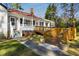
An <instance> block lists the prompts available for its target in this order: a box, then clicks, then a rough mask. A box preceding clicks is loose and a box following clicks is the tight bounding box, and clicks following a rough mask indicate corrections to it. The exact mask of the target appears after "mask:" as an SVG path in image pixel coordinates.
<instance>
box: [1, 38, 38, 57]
mask: <svg viewBox="0 0 79 59" xmlns="http://www.w3.org/2000/svg"><path fill="white" fill-rule="evenodd" d="M0 56H38V55H37V54H35V53H34V52H33V51H32V50H31V49H29V48H27V47H25V46H24V45H22V44H20V43H19V42H18V41H16V40H5V41H2V42H0Z"/></svg>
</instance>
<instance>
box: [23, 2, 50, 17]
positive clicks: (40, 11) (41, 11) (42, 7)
mask: <svg viewBox="0 0 79 59" xmlns="http://www.w3.org/2000/svg"><path fill="white" fill-rule="evenodd" d="M48 5H49V4H48V3H23V4H22V8H23V9H24V11H26V12H30V8H34V14H35V15H36V16H38V17H42V18H44V16H45V12H46V9H47V7H48Z"/></svg>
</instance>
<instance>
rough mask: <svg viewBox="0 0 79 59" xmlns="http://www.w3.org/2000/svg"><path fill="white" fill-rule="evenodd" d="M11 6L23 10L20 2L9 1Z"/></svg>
mask: <svg viewBox="0 0 79 59" xmlns="http://www.w3.org/2000/svg"><path fill="white" fill-rule="evenodd" d="M11 5H12V8H14V9H20V10H23V8H22V7H21V4H20V3H11Z"/></svg>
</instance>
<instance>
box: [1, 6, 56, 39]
mask: <svg viewBox="0 0 79 59" xmlns="http://www.w3.org/2000/svg"><path fill="white" fill-rule="evenodd" d="M36 26H44V27H55V23H54V22H53V21H49V20H47V19H42V18H39V17H37V16H35V15H34V14H30V13H26V12H23V11H20V10H15V9H7V8H6V7H5V6H4V5H0V33H3V34H4V36H5V37H6V38H7V37H10V38H14V37H16V36H17V37H22V36H23V35H22V34H23V32H28V31H30V32H33V31H34V28H35V27H36ZM1 35H2V34H1Z"/></svg>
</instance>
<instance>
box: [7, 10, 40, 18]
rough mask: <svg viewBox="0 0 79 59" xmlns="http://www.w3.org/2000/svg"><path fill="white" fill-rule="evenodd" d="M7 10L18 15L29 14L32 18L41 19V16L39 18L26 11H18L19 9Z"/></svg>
mask: <svg viewBox="0 0 79 59" xmlns="http://www.w3.org/2000/svg"><path fill="white" fill-rule="evenodd" d="M8 12H10V13H14V14H18V15H23V16H30V17H33V18H36V19H41V18H39V17H37V16H35V15H32V14H30V13H26V12H23V11H20V10H15V9H9V10H8Z"/></svg>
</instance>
